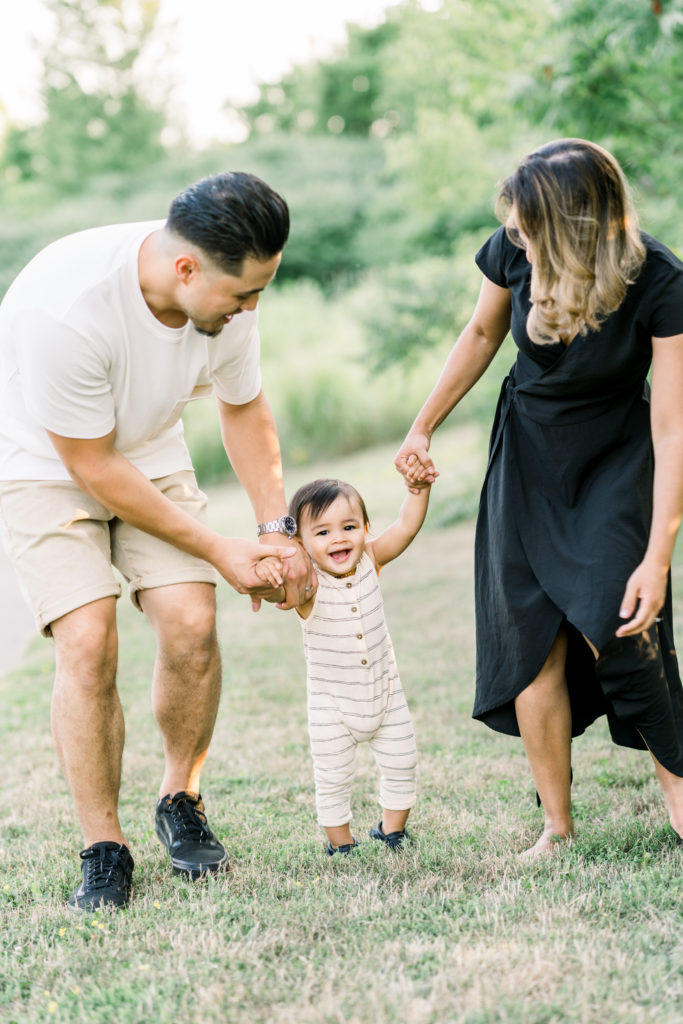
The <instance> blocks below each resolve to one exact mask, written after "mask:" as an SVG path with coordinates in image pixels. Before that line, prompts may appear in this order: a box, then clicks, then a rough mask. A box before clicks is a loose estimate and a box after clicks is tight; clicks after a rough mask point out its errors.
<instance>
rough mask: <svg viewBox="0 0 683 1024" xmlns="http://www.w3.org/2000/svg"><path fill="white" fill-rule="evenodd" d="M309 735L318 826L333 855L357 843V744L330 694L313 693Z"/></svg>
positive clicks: (309, 711) (309, 713) (310, 698)
mask: <svg viewBox="0 0 683 1024" xmlns="http://www.w3.org/2000/svg"><path fill="white" fill-rule="evenodd" d="M308 732H309V736H310V739H311V754H312V757H313V777H314V780H315V802H316V808H317V811H318V823H319V824H320V825H322V827H323V828H324V829H325V833H326V835H327V838H328V840H329V842H330V844H331V847H332V851H331V852H333V851H334V850H335V849H337V848H338V847H340V846H349V845H351V846H352V845H353V844H354V842H355V840H354V837H353V836H352V834H351V828H350V826H349V822H350V821H351V790H352V788H353V780H354V767H355V758H356V741H355V740H354V738H353V736H352V735H351V733H350V732H349V730H348V729H347V728H346V726H345V725H344V723H343V721H341V718H340V715H339V711H338V709H337V708H336V706H335V704H334V702H333V700H332V698H330V697H329V696H327V695H326V694H316V693H314V694H310V693H309V704H308Z"/></svg>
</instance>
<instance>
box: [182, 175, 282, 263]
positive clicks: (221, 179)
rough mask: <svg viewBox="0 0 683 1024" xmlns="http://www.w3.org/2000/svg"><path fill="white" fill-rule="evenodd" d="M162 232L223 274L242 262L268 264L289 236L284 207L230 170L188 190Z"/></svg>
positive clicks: (261, 184)
mask: <svg viewBox="0 0 683 1024" xmlns="http://www.w3.org/2000/svg"><path fill="white" fill-rule="evenodd" d="M166 227H167V228H168V230H169V231H172V232H173V233H174V234H177V235H180V236H181V237H182V238H184V239H185V240H186V241H188V242H192V243H193V245H196V246H197V247H198V248H199V249H201V250H202V251H203V252H205V253H206V255H207V256H208V257H209V258H210V259H211V260H212V261H213V262H214V263H215V264H216V266H217V267H219V268H220V269H221V270H222V271H223V272H224V273H226V274H233V275H237V276H239V274H241V272H242V265H243V263H244V261H245V259H256V260H260V261H261V262H266V261H267V260H270V259H272V258H273V256H275V255H276V254H277V253H279V252H280V251H281V250H282V248H283V246H284V244H285V242H286V241H287V237H288V235H289V210H288V208H287V203H286V202H285V200H284V199H283V198H282V196H280V195H278V193H277V192H274V191H273V189H272V188H270V186H268V185H266V183H265V181H261V179H260V178H257V177H256V176H255V175H254V174H246V173H244V172H242V171H228V172H226V173H224V174H213V175H211V176H210V177H208V178H202V180H201V181H198V182H197V183H196V184H194V185H190V186H189V187H188V188H186V189H185V190H184V191H183V192H181V193H180V195H179V196H176V198H175V199H174V200H173V202H172V203H171V208H170V210H169V212H168V220H167V221H166Z"/></svg>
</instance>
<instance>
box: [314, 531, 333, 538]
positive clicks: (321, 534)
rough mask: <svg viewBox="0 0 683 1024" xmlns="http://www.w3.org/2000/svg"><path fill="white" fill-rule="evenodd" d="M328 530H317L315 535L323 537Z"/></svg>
mask: <svg viewBox="0 0 683 1024" xmlns="http://www.w3.org/2000/svg"><path fill="white" fill-rule="evenodd" d="M329 532H330V531H329V530H318V532H317V533H316V537H325V536H326V535H327V534H328V533H329Z"/></svg>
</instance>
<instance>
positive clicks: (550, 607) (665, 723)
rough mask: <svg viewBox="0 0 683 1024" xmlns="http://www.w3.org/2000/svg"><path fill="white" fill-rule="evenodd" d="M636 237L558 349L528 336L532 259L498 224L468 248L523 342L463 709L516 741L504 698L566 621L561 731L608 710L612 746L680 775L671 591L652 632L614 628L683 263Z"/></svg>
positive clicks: (639, 544) (682, 733)
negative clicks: (632, 268)
mask: <svg viewBox="0 0 683 1024" xmlns="http://www.w3.org/2000/svg"><path fill="white" fill-rule="evenodd" d="M643 241H644V242H645V245H646V248H647V258H646V262H645V264H644V266H643V267H642V269H641V272H640V274H639V276H638V278H637V280H636V281H635V283H634V284H632V285H631V286H630V287H629V289H628V291H627V294H626V298H625V299H624V301H623V303H622V304H621V306H620V307H619V309H617V310H616V311H615V312H614V313H612V314H611V315H610V316H609V317H608V318H607V320H606V321H605V322H604V323H603V324H602V326H601V327H600V329H599V330H597V331H590V332H589V333H588V334H586V335H585V336H580V335H579V336H577V337H576V338H574V340H573V341H572V342H571V344H570V345H569V346H568V347H565V346H563V345H562V344H560V343H557V344H550V345H537V344H535V343H534V342H532V341H531V340H530V339H529V337H528V335H527V332H526V319H527V315H528V313H529V309H530V302H529V285H530V277H531V267H530V265H529V263H528V261H527V259H526V254H525V253H524V251H523V250H521V249H519V248H517V247H516V246H514V245H512V243H511V242H510V241H509V240H508V238H507V236H506V234H505V230H504V228H499V230H498V231H496V232H495V234H494V235H493V236H492V237H491V238H489V240H488V241H487V242H486V243H485V244H484V246H483V247H482V248H481V250H480V251H479V252H478V253H477V256H476V261H477V264H478V266H479V267H480V269H481V270H482V271H483V273H484V274H485V275H486V277H488V278H489V279H490V280H491V281H493V282H494V283H495V284H497V285H499V286H500V287H503V288H508V289H509V290H510V293H511V297H512V320H511V330H512V335H513V338H514V340H515V343H516V345H517V347H518V350H519V351H518V354H517V360H516V362H515V364H514V366H513V367H512V369H511V371H510V375H509V376H508V377H507V378H506V380H505V381H504V383H503V387H502V391H501V395H500V399H499V402H498V407H497V410H496V417H495V421H494V425H493V430H492V433H491V442H490V453H489V463H488V468H487V471H486V477H485V480H484V485H483V490H482V495H481V503H480V509H479V518H478V521H477V534H476V544H475V595H476V611H477V685H476V697H475V705H474V711H473V715H474V717H475V718H478V719H481V720H482V721H484V722H485V723H486V724H487V725H489V726H490V727H491V728H493V729H497V730H499V731H501V732H505V733H509V734H511V735H519V729H518V725H517V719H516V715H515V710H514V698H515V697H516V696H517V695H518V694H519V693H520V692H521V691H522V690H523V689H524V688H525V687H526V686H528V685H529V683H530V682H531V681H532V680H533V679H534V678H535V676H536V675H537V674H538V672H539V671H540V669H541V667H542V666H543V664H544V662H545V660H546V658H547V656H548V654H549V652H550V648H551V646H552V643H553V641H554V639H555V637H556V635H557V632H558V629H559V628H560V626H561V625H562V624H563V623H564V624H565V626H566V629H567V632H568V636H569V649H568V656H567V683H568V688H569V695H570V702H571V709H572V735H574V736H576V735H579V734H580V733H582V732H583V731H584V729H585V728H586V727H587V726H588V725H589V724H590V723H591V722H593V721H594V720H595V719H596V718H597V717H598V716H600V715H603V714H607V716H608V719H609V724H610V730H611V733H612V738H613V739H614V741H615V742H617V743H620V744H622V745H625V746H630V747H637V748H640V749H643V748H644V747H645V746H646V745H647V746H648V747H649V748H650V749H651V750H652V752H653V753H654V754H655V756H656V757H657V758H658V760H659V761H660V762H661V763H662V764H663V765H664V766H665V767H666V768H668V769H669V770H670V771H672V772H674V773H675V774H677V775H680V776H683V689H682V687H681V680H680V676H679V672H678V664H677V660H676V652H675V650H674V641H673V629H672V611H671V586H670V585H669V590H668V595H667V600H666V605H665V607H664V609H663V610H662V612H661V616H662V621H661V622H660V623H659V625H658V627H657V629H656V630H654V629H653V630H650V631H649V633H648V634H641V635H640V636H638V637H632V638H623V639H621V640H618V639H617V638H615V635H614V634H615V631H616V629H617V628H618V626H619V625H620V624H621V623H622V622H623V620H622V619H620V617H619V607H620V603H621V601H622V598H623V594H624V589H625V586H626V582H627V580H628V577H629V576H630V575H631V573H632V572H633V570H634V569H635V568H636V566H637V565H638V564H639V563H640V562H641V560H642V558H643V555H644V553H645V549H646V546H647V542H648V535H649V529H650V522H651V517H652V478H653V466H654V459H653V450H652V437H651V431H650V408H649V389H648V385H647V383H646V376H647V373H648V370H649V367H650V363H651V360H652V341H651V339H652V337H653V336H654V337H671V336H673V335H676V334H681V333H683V263H681V262H680V261H679V260H678V259H677V258H676V257H675V256H674V255H673V253H671V252H670V251H669V250H668V249H667V248H666V247H665V246H663V245H662V244H661V243H659V242H657V241H656V239H653V238H650V237H649V236H647V235H644V236H643ZM581 634H583V635H585V636H586V637H587V638H588V639H589V640H590V641H591V643H592V644H593V645H594V646H595V648H596V649H597V650H598V652H599V655H600V656H599V658H598V660H597V662H596V660H595V658H594V656H593V654H592V652H591V651H590V648H589V647H588V645H587V644H586V643H585V641H584V640H583V638H582V635H581ZM644 740H645V741H646V742H644Z"/></svg>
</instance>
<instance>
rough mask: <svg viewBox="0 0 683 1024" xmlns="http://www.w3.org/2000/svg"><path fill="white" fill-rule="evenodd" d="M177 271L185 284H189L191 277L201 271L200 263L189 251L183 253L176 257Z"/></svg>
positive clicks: (177, 275) (177, 274)
mask: <svg viewBox="0 0 683 1024" xmlns="http://www.w3.org/2000/svg"><path fill="white" fill-rule="evenodd" d="M175 272H176V277H178V278H179V280H181V281H182V282H183V284H187V283H188V281H189V280H190V278H191V277H192V276H193V275H194V274H197V273H198V272H199V263H198V262H197V260H196V259H195V258H194V256H191V255H189V253H181V255H180V256H177V257H176V261H175Z"/></svg>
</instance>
